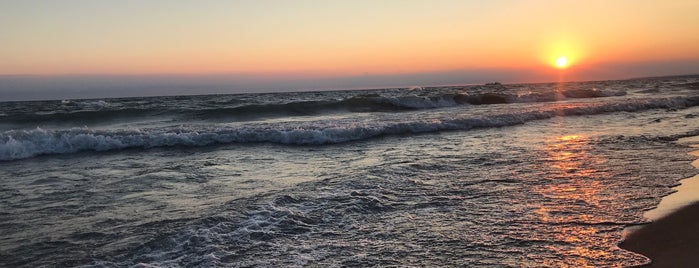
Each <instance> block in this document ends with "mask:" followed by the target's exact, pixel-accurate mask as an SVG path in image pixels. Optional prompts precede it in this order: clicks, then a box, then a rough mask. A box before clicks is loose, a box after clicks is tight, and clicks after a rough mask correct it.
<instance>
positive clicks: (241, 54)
mask: <svg viewBox="0 0 699 268" xmlns="http://www.w3.org/2000/svg"><path fill="white" fill-rule="evenodd" d="M697 14H699V1H696V0H678V1H647V0H634V1H632V0H619V1H524V0H522V1H492V0H491V1H466V0H454V1H448V0H431V1H427V0H426V1H417V0H395V1H390V0H381V1H377V0H371V1H332V0H318V1H310V0H294V1H291V0H290V1H282V0H278V1H270V0H251V1H209V0H202V1H176V0H150V1H147V0H133V1H130V0H90V1H88V0H81V1H77V0H61V1H45V0H17V1H13V0H0V42H1V45H0V47H1V48H0V74H4V75H18V74H19V75H25V74H30V75H75V74H81V75H85V74H98V75H173V74H183V75H195V76H198V75H211V74H217V75H221V74H227V75H231V76H232V77H240V78H245V79H247V80H251V81H254V80H255V79H258V80H260V81H265V80H267V79H272V80H275V79H276V80H279V81H282V80H285V79H286V80H294V81H296V80H299V79H301V80H308V81H311V80H318V79H321V80H322V79H326V80H327V79H329V78H333V77H334V78H338V77H357V76H359V77H368V76H371V77H384V76H391V77H394V78H395V76H401V75H410V74H420V75H425V74H435V75H444V74H449V73H453V72H462V73H469V72H474V73H475V72H481V73H484V72H486V73H488V74H489V75H490V76H487V77H486V78H484V79H486V80H487V79H498V78H500V79H502V80H505V81H507V82H531V81H551V80H555V79H556V78H555V77H556V74H557V72H558V71H557V70H555V69H554V68H553V66H552V65H553V62H554V60H555V58H556V57H558V56H561V55H564V56H567V57H568V58H569V59H570V61H571V63H572V66H571V68H569V69H567V70H566V71H565V72H567V74H566V75H567V78H568V79H570V80H580V79H585V80H587V79H610V78H625V77H632V76H645V75H656V74H657V75H666V74H687V73H697V72H699V19H698V17H697V16H698V15H697ZM514 73H516V74H517V75H514V76H513V74H514ZM428 80H430V79H428ZM432 80H434V79H431V80H430V81H432ZM452 80H453V79H452ZM462 80H463V81H462ZM462 80H458V79H457V81H451V80H449V81H444V83H453V82H469V81H470V80H469V81H466V80H464V79H462ZM510 80H516V81H510ZM472 82H480V81H472ZM386 83H388V81H384V84H386ZM391 83H395V79H393V80H391ZM378 84H381V83H378ZM358 86H361V85H359V84H358Z"/></svg>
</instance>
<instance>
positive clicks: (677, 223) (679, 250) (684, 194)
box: [619, 137, 699, 267]
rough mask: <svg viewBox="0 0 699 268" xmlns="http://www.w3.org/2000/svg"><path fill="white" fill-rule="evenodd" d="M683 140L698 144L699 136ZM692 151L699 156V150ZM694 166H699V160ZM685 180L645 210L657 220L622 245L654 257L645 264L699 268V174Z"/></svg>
mask: <svg viewBox="0 0 699 268" xmlns="http://www.w3.org/2000/svg"><path fill="white" fill-rule="evenodd" d="M683 140H684V141H685V142H692V143H694V142H697V140H699V138H698V137H690V138H685V139H683ZM690 154H692V155H694V156H697V157H699V151H693V152H691V153H690ZM692 165H693V166H694V167H696V168H699V160H695V161H694V162H693V163H692ZM681 183H682V184H681V185H680V186H677V187H675V189H676V190H677V192H675V193H673V194H671V195H669V196H666V197H664V198H663V201H662V202H661V203H660V204H659V205H658V207H657V208H656V209H654V210H651V211H648V212H646V213H645V216H646V218H649V219H650V220H651V221H653V222H651V223H650V224H648V225H645V226H642V227H640V228H638V229H635V230H634V231H632V232H631V233H630V234H629V235H628V236H627V237H626V239H625V240H624V241H623V242H622V243H621V244H620V245H619V246H620V247H621V248H624V249H627V250H630V251H633V252H636V253H640V254H643V255H644V256H646V257H648V258H650V259H651V263H650V264H648V265H644V266H642V267H699V256H697V253H698V252H699V175H695V176H693V177H691V178H687V179H685V180H682V181H681Z"/></svg>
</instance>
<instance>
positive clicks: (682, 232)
mask: <svg viewBox="0 0 699 268" xmlns="http://www.w3.org/2000/svg"><path fill="white" fill-rule="evenodd" d="M620 247H621V248H624V249H627V250H630V251H633V252H637V253H640V254H643V255H644V256H646V257H648V258H650V259H651V261H652V262H651V263H650V264H649V265H646V266H643V267H699V256H697V253H698V252H699V203H693V204H691V205H689V206H686V207H684V208H681V209H680V210H677V211H675V212H674V213H672V214H670V215H668V216H667V217H664V218H662V219H659V220H657V221H655V222H652V223H650V224H648V225H646V226H644V227H643V228H641V229H639V230H637V231H635V232H633V233H631V234H630V235H629V236H628V237H627V238H626V240H625V241H624V242H622V243H621V244H620Z"/></svg>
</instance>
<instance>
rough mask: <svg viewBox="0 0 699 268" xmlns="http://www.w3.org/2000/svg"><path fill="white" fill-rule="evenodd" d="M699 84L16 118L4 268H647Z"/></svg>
mask: <svg viewBox="0 0 699 268" xmlns="http://www.w3.org/2000/svg"><path fill="white" fill-rule="evenodd" d="M696 81H697V78H696V77H688V78H687V77H684V78H671V79H670V78H668V79H664V80H663V79H651V80H628V81H605V82H596V83H591V82H585V83H571V84H563V85H555V84H537V85H508V86H504V87H498V86H496V87H493V86H491V87H484V86H481V87H466V88H464V87H457V88H435V89H422V90H418V91H415V90H401V89H392V90H379V91H350V92H322V93H284V94H279V95H275V94H264V95H230V96H229V95H224V96H189V97H168V98H164V100H162V99H160V100H159V99H150V98H140V99H137V98H134V99H112V100H89V101H88V100H85V101H79V100H77V101H63V102H61V101H58V102H48V104H46V103H47V102H41V103H39V102H31V103H9V104H8V103H4V104H1V105H0V108H2V109H0V110H2V112H3V114H5V115H6V116H5V117H3V118H2V119H0V126H1V127H2V128H0V129H2V131H3V132H2V134H0V157H1V159H2V160H4V161H3V162H0V167H1V168H0V177H1V178H3V179H2V180H1V181H0V185H1V187H0V189H1V190H0V211H2V212H0V213H2V214H0V226H1V229H0V230H1V231H2V232H1V233H0V241H2V243H0V266H27V267H30V266H31V267H34V266H109V267H111V266H114V267H123V266H133V265H139V264H140V265H154V266H185V267H191V266H306V265H311V266H462V265H466V266H513V267H522V266H525V267H526V266H530V267H540V266H551V267H561V266H576V267H582V266H593V267H599V266H604V267H610V266H626V265H633V264H640V263H644V262H647V259H646V258H645V257H643V256H640V255H637V254H634V253H631V252H627V251H624V250H622V249H619V248H618V247H617V243H618V242H619V240H620V239H621V237H622V234H623V229H624V228H625V227H627V226H629V225H633V224H639V223H643V222H645V221H646V219H644V218H643V212H644V211H646V210H648V209H651V208H653V207H655V206H656V205H657V204H658V203H659V201H660V198H661V197H662V196H665V195H667V194H669V193H671V192H672V189H671V187H672V186H675V185H677V182H678V180H679V179H682V178H686V177H689V176H691V175H694V174H696V169H694V168H693V167H692V166H691V165H690V164H689V163H690V162H691V161H692V160H693V157H692V156H690V155H688V154H686V152H688V151H689V150H690V148H689V147H688V146H687V145H686V144H678V143H675V142H674V140H676V139H677V138H680V137H685V136H692V135H697V134H699V128H698V126H699V95H697V94H698V93H699V92H698V91H696V90H694V89H692V86H691V85H693V84H691V83H696ZM566 89H568V93H566V94H562V93H560V90H563V91H565V90H566ZM593 89H594V90H593ZM576 90H577V91H576ZM556 91H558V92H559V93H556ZM550 92H554V93H555V94H553V95H551V94H549V93H550ZM600 92H603V93H600ZM491 93H492V94H495V93H497V94H499V95H497V94H496V95H489V94H491ZM581 94H582V95H581ZM484 96H486V97H484ZM493 96H496V97H493ZM497 96H500V97H497ZM513 96H516V97H513ZM552 96H553V97H552ZM357 98H361V101H357ZM474 99H477V100H478V101H474ZM459 100H470V102H469V101H459ZM356 102H359V103H356ZM76 103H83V104H76ZM84 103H88V104H84ZM250 105H256V106H250ZM59 107H62V108H59ZM115 107H116V108H115ZM124 107H129V108H128V109H130V110H128V111H126V112H125V111H122V110H123V109H124ZM240 107H243V108H240ZM280 107H281V108H280ZM251 111H252V112H251ZM76 115H77V116H76ZM104 115H111V116H108V117H107V119H108V120H101V119H97V118H102V117H103V116H104ZM73 116H76V117H73ZM16 118H23V119H21V120H19V119H16ZM37 127H38V128H37Z"/></svg>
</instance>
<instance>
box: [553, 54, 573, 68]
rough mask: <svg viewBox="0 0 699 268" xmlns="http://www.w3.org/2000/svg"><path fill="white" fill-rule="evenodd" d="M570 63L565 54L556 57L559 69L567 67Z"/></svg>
mask: <svg viewBox="0 0 699 268" xmlns="http://www.w3.org/2000/svg"><path fill="white" fill-rule="evenodd" d="M569 64H570V63H569V62H568V58H567V57H565V56H560V57H558V58H557V59H556V67H558V68H559V69H565V68H567V67H568V65H569Z"/></svg>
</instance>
